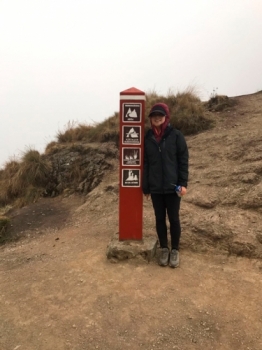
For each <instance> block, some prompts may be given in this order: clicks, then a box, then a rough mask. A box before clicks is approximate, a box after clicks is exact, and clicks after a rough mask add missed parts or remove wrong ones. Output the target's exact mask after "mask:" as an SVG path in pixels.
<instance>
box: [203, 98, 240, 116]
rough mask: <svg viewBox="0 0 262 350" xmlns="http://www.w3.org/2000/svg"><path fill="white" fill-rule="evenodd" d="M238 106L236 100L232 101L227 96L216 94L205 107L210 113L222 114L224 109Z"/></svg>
mask: <svg viewBox="0 0 262 350" xmlns="http://www.w3.org/2000/svg"><path fill="white" fill-rule="evenodd" d="M235 104H236V101H235V100H234V99H232V98H231V99H230V98H229V97H228V96H226V95H217V94H214V95H212V96H211V97H210V99H209V100H208V102H207V103H206V104H205V106H206V107H207V108H208V110H210V111H214V112H221V111H223V110H224V109H227V108H231V107H234V106H235Z"/></svg>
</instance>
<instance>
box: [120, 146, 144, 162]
mask: <svg viewBox="0 0 262 350" xmlns="http://www.w3.org/2000/svg"><path fill="white" fill-rule="evenodd" d="M122 151H123V155H122V165H129V166H136V165H140V159H141V156H140V148H123V149H122Z"/></svg>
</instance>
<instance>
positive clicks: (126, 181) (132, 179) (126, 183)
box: [122, 169, 140, 187]
mask: <svg viewBox="0 0 262 350" xmlns="http://www.w3.org/2000/svg"><path fill="white" fill-rule="evenodd" d="M122 171H123V176H122V181H123V183H122V186H123V187H139V186H140V170H139V169H137V170H134V169H123V170H122Z"/></svg>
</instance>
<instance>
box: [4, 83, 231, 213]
mask: <svg viewBox="0 0 262 350" xmlns="http://www.w3.org/2000/svg"><path fill="white" fill-rule="evenodd" d="M214 98H216V100H214ZM225 101H226V103H228V98H227V99H224V98H223V99H222V100H221V98H220V97H219V96H213V99H212V101H211V100H210V101H209V102H210V106H211V107H212V108H213V107H214V103H218V105H219V106H220V105H221V103H225ZM158 102H163V103H166V104H167V105H168V106H169V109H170V115H171V120H170V121H171V124H172V125H173V126H174V127H176V128H177V129H180V130H181V131H182V132H183V133H184V135H191V134H196V133H198V132H201V131H203V130H207V129H209V128H211V127H212V126H213V123H214V121H213V120H212V119H210V118H209V117H208V112H207V110H206V107H205V106H204V104H203V103H202V102H201V101H200V99H199V97H198V95H197V93H196V91H195V89H194V88H188V89H187V90H186V91H184V92H178V93H176V94H175V93H173V92H172V91H169V92H168V94H167V95H166V96H163V95H159V94H157V93H156V92H155V91H149V92H148V93H147V94H146V109H145V131H147V129H148V128H149V127H150V121H149V118H148V117H147V116H148V114H149V110H150V108H151V107H152V106H153V105H154V104H155V103H158ZM83 142H89V143H90V142H92V143H95V142H97V143H103V142H115V144H116V145H118V143H119V113H118V112H116V113H114V114H113V115H112V116H110V117H109V118H107V119H106V120H104V121H103V122H101V123H96V124H94V125H88V124H77V123H76V122H68V124H67V125H66V127H65V129H64V130H63V131H58V133H57V135H56V141H52V142H50V143H49V144H48V145H47V146H46V149H45V154H44V155H41V154H40V153H39V152H38V151H36V150H34V149H30V148H29V149H27V150H26V151H25V152H24V153H23V155H22V158H21V160H19V161H17V160H16V159H12V160H10V161H9V162H7V163H6V164H5V166H4V169H3V170H0V206H2V207H4V206H6V205H8V204H11V203H14V202H15V203H16V205H19V206H23V205H25V204H27V203H30V202H32V201H36V200H37V198H38V197H39V196H41V195H42V193H43V189H44V188H45V186H46V185H47V184H48V181H49V178H50V173H51V171H52V166H51V163H50V161H48V156H50V155H52V154H54V153H57V152H59V151H60V149H61V147H72V150H73V148H74V150H75V148H76V149H77V151H79V149H80V151H81V147H82V145H81V143H83ZM49 159H50V158H49ZM71 177H72V178H71V181H72V182H73V183H74V182H75V183H77V179H82V178H83V177H85V175H84V174H82V173H81V172H79V166H78V164H75V166H74V170H73V171H72V174H71Z"/></svg>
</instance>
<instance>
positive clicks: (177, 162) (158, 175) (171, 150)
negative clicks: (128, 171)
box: [142, 125, 188, 194]
mask: <svg viewBox="0 0 262 350" xmlns="http://www.w3.org/2000/svg"><path fill="white" fill-rule="evenodd" d="M187 182H188V148H187V144H186V140H185V138H184V136H183V134H182V133H181V132H180V131H179V130H177V129H174V128H173V127H172V126H170V125H169V126H167V128H166V130H165V133H164V135H163V137H162V139H161V141H160V143H157V141H156V139H155V136H154V133H153V131H152V129H150V130H148V132H147V134H146V136H145V141H144V170H143V181H142V189H143V193H144V194H149V193H174V185H180V186H184V187H187Z"/></svg>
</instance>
